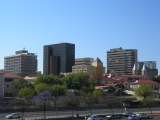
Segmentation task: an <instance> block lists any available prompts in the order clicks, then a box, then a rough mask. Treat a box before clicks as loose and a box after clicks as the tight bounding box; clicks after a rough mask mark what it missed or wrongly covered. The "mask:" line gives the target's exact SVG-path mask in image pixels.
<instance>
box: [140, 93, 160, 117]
mask: <svg viewBox="0 0 160 120" xmlns="http://www.w3.org/2000/svg"><path fill="white" fill-rule="evenodd" d="M142 104H143V105H144V106H146V107H149V109H150V111H151V114H152V107H154V106H156V105H157V104H158V101H157V100H155V99H154V98H153V97H151V96H149V97H147V98H146V99H144V100H143V101H142Z"/></svg>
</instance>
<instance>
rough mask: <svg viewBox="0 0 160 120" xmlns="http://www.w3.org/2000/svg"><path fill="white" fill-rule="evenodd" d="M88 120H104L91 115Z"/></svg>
mask: <svg viewBox="0 0 160 120" xmlns="http://www.w3.org/2000/svg"><path fill="white" fill-rule="evenodd" d="M87 120H103V118H101V117H99V116H95V115H91V116H89V117H88V118H87Z"/></svg>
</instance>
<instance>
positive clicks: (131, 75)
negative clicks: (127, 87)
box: [121, 75, 147, 77]
mask: <svg viewBox="0 0 160 120" xmlns="http://www.w3.org/2000/svg"><path fill="white" fill-rule="evenodd" d="M145 76H147V75H121V77H145Z"/></svg>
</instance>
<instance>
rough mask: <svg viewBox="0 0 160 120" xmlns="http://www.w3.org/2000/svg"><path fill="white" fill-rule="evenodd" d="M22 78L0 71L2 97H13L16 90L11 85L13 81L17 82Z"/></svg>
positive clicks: (0, 93) (0, 92)
mask: <svg viewBox="0 0 160 120" xmlns="http://www.w3.org/2000/svg"><path fill="white" fill-rule="evenodd" d="M19 78H21V77H20V76H18V75H14V74H11V73H8V72H5V71H0V95H2V96H6V97H7V96H13V95H14V94H15V91H14V89H13V88H12V87H11V85H10V83H11V82H12V81H17V80H18V79H19Z"/></svg>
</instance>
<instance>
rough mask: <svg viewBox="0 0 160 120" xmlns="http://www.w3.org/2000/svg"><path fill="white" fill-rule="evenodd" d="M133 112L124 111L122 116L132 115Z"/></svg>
mask: <svg viewBox="0 0 160 120" xmlns="http://www.w3.org/2000/svg"><path fill="white" fill-rule="evenodd" d="M132 114H133V113H132V112H124V113H123V116H124V117H128V116H130V115H132Z"/></svg>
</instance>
